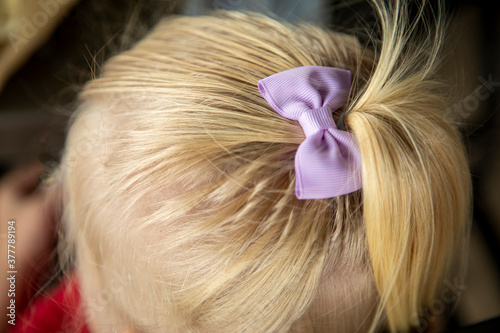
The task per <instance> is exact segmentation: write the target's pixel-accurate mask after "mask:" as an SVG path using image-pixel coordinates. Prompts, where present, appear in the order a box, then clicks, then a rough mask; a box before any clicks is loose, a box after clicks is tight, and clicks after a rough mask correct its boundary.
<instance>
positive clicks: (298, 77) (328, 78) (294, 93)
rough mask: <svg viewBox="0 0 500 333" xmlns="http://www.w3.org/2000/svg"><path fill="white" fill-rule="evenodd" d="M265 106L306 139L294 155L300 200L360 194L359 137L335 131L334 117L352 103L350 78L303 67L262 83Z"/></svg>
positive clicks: (345, 73)
mask: <svg viewBox="0 0 500 333" xmlns="http://www.w3.org/2000/svg"><path fill="white" fill-rule="evenodd" d="M258 86H259V91H260V93H261V94H262V96H263V97H264V98H265V99H266V101H267V102H268V103H269V104H270V105H271V106H272V108H273V109H274V110H275V111H277V112H278V113H279V114H280V115H282V116H283V117H285V118H288V119H292V120H297V121H298V122H299V123H300V125H301V126H302V129H303V130H304V134H305V135H306V139H305V140H304V142H302V143H301V144H300V146H299V148H298V149H297V153H296V155H295V173H296V184H295V193H296V195H297V198H299V199H325V198H333V197H336V196H339V195H343V194H347V193H351V192H354V191H357V190H359V189H360V188H361V164H360V154H359V149H358V146H357V144H356V139H355V138H354V135H352V134H351V133H348V132H346V131H341V130H339V129H337V126H335V122H334V121H333V117H332V112H333V111H335V110H337V109H339V108H340V107H341V106H342V105H344V104H345V103H346V102H347V97H348V96H349V91H350V88H351V72H350V71H348V70H344V69H339V68H333V67H323V66H303V67H297V68H292V69H289V70H286V71H283V72H279V73H276V74H273V75H271V76H268V77H266V78H264V79H262V80H260V81H259V82H258Z"/></svg>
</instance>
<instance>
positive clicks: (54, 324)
mask: <svg viewBox="0 0 500 333" xmlns="http://www.w3.org/2000/svg"><path fill="white" fill-rule="evenodd" d="M70 332H71V333H90V331H89V330H88V328H87V326H86V325H85V322H84V319H83V316H82V314H81V308H80V292H79V287H78V283H77V281H76V279H75V277H74V276H73V277H72V278H69V279H65V280H64V281H62V282H60V283H59V285H57V286H56V288H55V289H54V290H52V291H51V292H49V293H48V294H44V295H41V296H39V297H38V298H37V299H35V301H34V302H33V303H32V304H31V305H30V306H29V307H28V308H27V309H26V311H25V312H24V313H23V314H22V315H21V316H19V317H18V318H16V325H15V326H12V328H11V329H10V331H9V333H70Z"/></svg>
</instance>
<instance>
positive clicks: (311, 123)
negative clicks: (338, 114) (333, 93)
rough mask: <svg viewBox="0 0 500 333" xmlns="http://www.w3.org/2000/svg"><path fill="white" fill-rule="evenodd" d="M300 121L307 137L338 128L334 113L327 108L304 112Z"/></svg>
mask: <svg viewBox="0 0 500 333" xmlns="http://www.w3.org/2000/svg"><path fill="white" fill-rule="evenodd" d="M298 121H299V123H300V126H302V129H303V130H304V134H305V135H306V137H309V136H311V135H312V134H314V133H316V132H318V131H321V130H324V129H327V128H332V127H333V128H337V127H336V126H335V122H334V121H333V116H332V112H331V111H330V109H329V108H328V107H326V106H323V107H320V108H317V109H309V110H306V111H304V112H302V114H301V115H300V117H299V119H298Z"/></svg>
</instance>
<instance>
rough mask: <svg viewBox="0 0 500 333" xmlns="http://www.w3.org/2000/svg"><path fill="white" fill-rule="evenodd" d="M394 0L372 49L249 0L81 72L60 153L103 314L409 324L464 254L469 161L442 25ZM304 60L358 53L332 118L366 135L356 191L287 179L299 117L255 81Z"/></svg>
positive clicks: (246, 324)
mask: <svg viewBox="0 0 500 333" xmlns="http://www.w3.org/2000/svg"><path fill="white" fill-rule="evenodd" d="M395 3H396V5H395V6H396V7H394V8H393V7H391V6H388V5H384V4H381V3H378V2H375V3H374V8H376V10H377V12H378V13H379V14H380V16H381V24H382V41H381V44H380V45H381V47H380V49H378V50H376V52H371V51H367V50H366V48H364V47H362V46H361V45H360V44H359V43H358V42H357V40H356V39H355V38H354V37H353V36H350V35H346V34H341V33H335V32H331V31H327V30H324V29H321V28H318V27H315V26H312V25H309V24H300V25H298V26H293V25H290V24H287V23H284V22H278V21H277V20H274V19H271V18H268V17H265V16H262V15H259V14H254V13H239V12H225V11H220V12H216V13H215V14H214V16H211V17H181V16H175V17H171V18H169V19H167V20H165V21H163V22H162V23H160V24H159V25H158V26H157V27H156V28H155V29H154V30H153V31H152V32H151V33H150V34H149V35H148V36H147V37H146V38H145V39H143V40H142V41H141V42H139V43H138V44H137V45H136V46H135V47H134V48H133V49H131V50H130V51H126V52H124V53H122V54H120V55H118V56H115V57H114V58H112V59H111V60H110V61H108V62H107V63H106V65H105V66H104V68H103V72H102V75H101V76H100V77H99V78H97V79H95V80H93V81H91V82H89V83H88V84H87V85H86V86H85V88H84V90H83V91H82V93H81V96H80V98H81V101H82V105H81V107H80V109H79V110H78V111H77V113H76V115H75V116H74V119H73V123H72V126H71V129H70V132H69V134H68V140H67V144H66V150H65V154H64V157H63V159H62V168H61V170H62V176H63V178H62V179H63V185H64V194H65V195H64V196H65V212H64V214H65V221H66V225H65V227H66V233H67V237H68V239H67V246H68V247H67V248H66V250H65V251H66V252H64V254H68V253H69V252H72V251H73V250H71V249H74V252H75V255H76V267H77V270H78V274H79V276H80V278H81V284H82V293H83V295H84V299H85V300H86V305H85V307H86V311H87V316H88V321H89V324H90V325H91V327H92V328H93V329H94V330H95V331H96V332H99V331H110V330H111V328H117V327H119V326H120V325H131V326H133V327H134V328H136V329H138V330H140V331H148V332H247V331H248V332H289V331H293V332H306V331H313V330H314V331H326V332H330V331H332V330H335V331H336V332H342V331H345V332H353V331H355V330H361V331H368V330H369V331H376V330H379V329H383V328H384V327H385V326H386V325H387V327H388V328H389V330H390V331H391V332H399V331H401V332H403V331H408V330H409V329H410V327H415V326H418V318H419V316H421V315H422V308H423V307H426V306H429V305H430V304H431V301H432V300H433V299H434V298H436V297H438V296H437V295H438V293H439V288H441V287H442V284H443V282H444V280H445V279H446V278H448V277H451V276H452V274H458V273H456V272H457V269H458V268H459V266H460V264H461V263H462V261H463V257H461V256H460V253H461V252H460V251H463V250H464V248H465V245H466V237H467V231H468V224H469V207H470V180H469V175H468V168H467V161H466V157H465V153H464V147H463V146H462V143H461V141H460V137H459V135H458V133H457V131H456V129H455V128H454V127H453V126H452V125H451V124H450V122H449V121H448V120H447V119H445V117H444V116H445V113H446V111H447V110H448V106H447V105H446V102H445V100H444V98H443V97H442V95H441V94H440V93H439V90H438V89H437V88H438V87H437V86H436V83H435V80H434V79H433V78H432V75H433V73H434V66H435V63H436V54H437V48H436V45H438V44H439V43H440V38H441V35H440V34H439V33H440V32H441V29H442V27H438V28H437V33H436V34H435V35H433V36H435V37H436V38H437V39H434V40H432V39H425V38H424V39H422V40H418V44H417V43H415V44H413V42H412V41H411V40H410V39H409V37H408V36H409V35H411V34H409V30H411V29H413V26H412V25H408V24H407V21H408V19H407V17H405V16H404V15H403V13H404V12H405V10H406V8H405V5H404V2H403V3H400V2H399V1H397V2H395ZM437 21H438V23H439V22H441V21H440V19H438V20H437ZM410 32H411V31H410ZM305 65H320V66H331V67H339V68H344V69H348V70H350V71H352V74H353V87H352V90H351V96H350V99H349V101H348V103H347V104H346V105H345V107H344V108H343V109H341V110H339V111H338V113H336V114H335V115H334V118H335V119H336V120H338V119H339V115H340V113H342V112H344V111H345V112H346V115H345V116H344V118H343V122H344V124H345V126H346V129H347V130H348V131H351V132H352V133H354V135H355V136H356V138H357V140H358V144H359V148H360V151H361V156H362V164H363V165H362V181H363V188H362V190H361V191H358V192H354V193H351V194H348V195H344V196H340V197H336V198H332V199H324V200H298V199H297V198H296V197H295V191H294V185H295V175H294V163H293V162H294V155H295V151H296V149H297V147H298V145H299V144H300V143H301V142H302V140H303V139H304V134H303V132H302V129H301V128H300V125H299V124H298V123H296V122H294V121H290V120H288V119H285V118H283V117H281V116H279V115H278V114H277V113H276V112H275V111H274V110H272V109H271V108H270V106H269V105H268V104H267V103H266V101H265V100H264V99H263V98H262V96H261V95H260V94H259V91H258V89H257V81H258V80H259V79H262V78H264V77H266V76H269V75H271V74H274V73H276V72H280V71H283V70H286V69H290V68H294V67H298V66H305ZM68 249H69V250H68ZM115 277H116V278H115ZM117 281H119V282H118V287H117V285H116V284H117ZM120 286H121V288H120ZM104 294H105V295H106V296H105V297H104V296H103V295H104ZM99 297H100V299H101V302H100V303H99V304H98V305H96V302H94V301H95V300H96V299H99Z"/></svg>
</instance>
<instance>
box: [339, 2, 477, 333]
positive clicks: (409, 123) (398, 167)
mask: <svg viewBox="0 0 500 333" xmlns="http://www.w3.org/2000/svg"><path fill="white" fill-rule="evenodd" d="M373 3H374V8H375V9H376V11H377V12H378V13H379V15H380V18H381V22H382V41H381V43H382V44H381V45H382V46H381V49H380V50H378V59H377V66H376V69H375V70H374V72H373V74H372V76H371V78H370V81H369V82H368V84H367V86H366V89H364V90H363V91H361V92H360V93H359V94H358V96H355V101H354V102H353V106H352V107H351V108H350V111H349V114H348V116H346V123H347V126H348V127H350V130H352V132H353V133H354V134H355V135H356V137H357V138H358V141H359V146H360V151H361V156H362V161H363V171H362V172H363V175H362V178H363V190H362V191H363V214H364V220H365V226H366V239H367V246H368V250H369V255H370V260H371V264H372V269H373V273H374V277H375V282H376V286H377V290H378V292H379V297H380V306H379V309H378V312H377V314H376V318H375V320H374V324H373V325H372V331H374V330H375V329H376V328H377V325H378V323H380V322H381V321H382V322H383V321H384V317H385V319H386V321H387V323H388V327H389V329H390V331H391V332H405V331H408V330H409V329H410V327H412V326H413V327H415V326H418V324H419V322H418V318H419V317H420V316H421V315H422V310H423V308H425V307H428V306H429V305H431V303H432V300H434V299H436V298H439V295H440V290H441V289H440V288H443V287H442V285H443V283H444V282H445V281H446V279H450V278H453V277H457V275H453V274H459V275H460V272H459V270H457V268H460V267H461V266H463V260H464V256H461V254H462V253H463V251H464V248H465V246H466V239H467V233H468V227H469V215H470V193H471V185H470V176H469V174H468V171H467V170H468V166H467V159H466V155H465V150H464V147H463V145H462V143H461V140H460V137H459V134H458V132H457V130H456V129H455V128H454V127H453V126H452V125H451V124H450V122H449V121H448V120H446V119H445V114H446V111H447V110H448V109H447V105H446V101H445V100H444V99H443V97H442V94H439V93H438V91H437V88H439V85H438V84H437V83H436V81H435V80H434V79H433V78H432V74H433V71H434V70H435V67H436V59H437V53H438V49H439V44H440V43H441V39H442V31H443V21H442V18H441V16H440V6H438V10H437V11H434V12H431V15H427V14H428V13H427V14H425V12H426V11H425V10H424V9H426V8H425V7H426V4H425V1H423V2H422V3H421V4H420V7H419V11H418V17H417V21H419V20H420V21H421V22H423V23H428V19H429V18H432V19H433V20H435V22H433V23H435V27H436V28H435V30H434V31H433V32H432V33H428V34H427V35H426V36H425V37H421V36H419V35H418V29H417V25H416V24H415V21H412V23H411V24H410V23H409V22H410V21H409V19H408V17H407V15H406V14H405V13H406V12H407V10H408V8H407V5H406V4H405V2H402V1H395V2H391V3H393V5H392V6H391V5H386V4H383V3H381V2H375V1H373ZM426 28H429V27H428V26H426ZM410 38H411V43H410Z"/></svg>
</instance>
